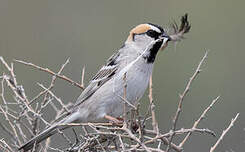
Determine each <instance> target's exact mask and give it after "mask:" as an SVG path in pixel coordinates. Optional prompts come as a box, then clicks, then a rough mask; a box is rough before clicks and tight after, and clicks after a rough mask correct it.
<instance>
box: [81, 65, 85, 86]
mask: <svg viewBox="0 0 245 152" xmlns="http://www.w3.org/2000/svg"><path fill="white" fill-rule="evenodd" d="M84 75H85V66H84V67H83V70H82V77H81V86H82V87H83V88H84Z"/></svg>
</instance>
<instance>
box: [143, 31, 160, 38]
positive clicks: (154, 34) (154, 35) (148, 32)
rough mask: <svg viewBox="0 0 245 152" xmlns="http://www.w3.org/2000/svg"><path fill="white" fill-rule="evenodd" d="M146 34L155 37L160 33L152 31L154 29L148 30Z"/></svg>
mask: <svg viewBox="0 0 245 152" xmlns="http://www.w3.org/2000/svg"><path fill="white" fill-rule="evenodd" d="M146 34H147V35H148V36H150V37H152V38H155V39H157V38H158V37H159V36H160V33H158V32H156V31H154V30H148V31H147V32H146Z"/></svg>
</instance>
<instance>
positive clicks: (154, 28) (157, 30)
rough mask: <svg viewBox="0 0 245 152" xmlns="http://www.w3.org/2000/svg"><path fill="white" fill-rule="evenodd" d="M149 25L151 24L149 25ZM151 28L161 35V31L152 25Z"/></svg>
mask: <svg viewBox="0 0 245 152" xmlns="http://www.w3.org/2000/svg"><path fill="white" fill-rule="evenodd" d="M148 25H149V24H148ZM149 26H150V27H151V29H152V30H154V31H156V32H158V33H161V30H160V29H159V28H157V27H155V26H152V25H149Z"/></svg>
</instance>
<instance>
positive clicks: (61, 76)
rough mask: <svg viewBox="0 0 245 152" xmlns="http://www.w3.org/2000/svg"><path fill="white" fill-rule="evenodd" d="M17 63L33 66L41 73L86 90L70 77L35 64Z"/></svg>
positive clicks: (19, 61)
mask: <svg viewBox="0 0 245 152" xmlns="http://www.w3.org/2000/svg"><path fill="white" fill-rule="evenodd" d="M15 62H18V63H22V64H24V65H28V66H31V67H33V68H36V69H38V70H40V71H44V72H47V73H49V74H51V75H54V76H57V77H58V78H60V79H63V80H65V81H67V82H69V83H70V84H72V85H74V86H76V87H78V88H80V89H84V87H83V86H82V85H81V84H79V83H77V82H75V81H73V80H72V79H70V78H68V77H67V76H65V75H59V74H57V73H55V72H53V71H51V70H50V69H48V68H43V67H40V66H37V65H35V64H33V63H28V62H24V61H21V60H15Z"/></svg>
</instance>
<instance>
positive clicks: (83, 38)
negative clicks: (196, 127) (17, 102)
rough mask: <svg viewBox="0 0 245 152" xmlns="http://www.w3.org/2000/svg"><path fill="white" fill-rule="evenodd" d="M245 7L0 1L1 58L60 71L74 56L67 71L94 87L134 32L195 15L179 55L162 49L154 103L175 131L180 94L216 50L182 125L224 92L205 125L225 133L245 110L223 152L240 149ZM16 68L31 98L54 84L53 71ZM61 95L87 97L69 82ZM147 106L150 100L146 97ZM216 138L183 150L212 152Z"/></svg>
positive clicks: (198, 1)
mask: <svg viewBox="0 0 245 152" xmlns="http://www.w3.org/2000/svg"><path fill="white" fill-rule="evenodd" d="M244 6H245V2H244V1H242V0H234V1H230V0H206V1H202V0H182V1H180V0H179V1H178V0H171V1H170V0H169V1H165V0H152V1H147V0H134V1H132V0H125V1H112V0H110V1H109V0H108V1H106V0H100V1H96V0H90V1H89V0H87V1H83V0H69V1H67V0H39V1H37V0H36V1H34V0H22V1H20V0H0V56H3V57H4V58H5V59H6V60H7V61H8V62H10V61H12V60H13V59H21V60H25V61H29V62H33V63H35V64H38V65H41V66H43V67H49V68H50V69H52V70H55V71H57V70H58V69H59V67H60V65H61V64H62V63H64V61H65V60H66V59H67V58H68V57H70V61H71V62H70V64H69V65H68V66H67V67H66V69H65V71H64V74H66V75H67V76H69V77H71V78H72V79H74V80H76V81H79V80H80V75H81V69H82V67H83V66H86V75H85V76H86V81H85V82H88V81H89V79H90V78H91V76H92V75H93V74H95V73H96V71H97V70H98V68H99V67H100V66H101V65H102V64H103V63H105V60H106V59H107V58H108V57H109V56H110V55H111V54H112V53H113V52H114V51H115V50H117V49H118V48H119V47H120V46H121V45H122V44H123V42H124V40H125V39H126V37H127V34H128V31H129V30H130V29H131V28H132V27H134V26H135V25H137V24H140V23H145V22H152V23H155V24H158V25H162V26H163V27H169V23H171V22H172V21H173V20H176V21H179V18H180V16H181V15H183V14H184V13H188V14H189V16H190V22H191V25H192V28H191V31H190V33H189V34H187V35H186V37H187V39H185V40H183V41H182V42H180V43H178V45H177V47H176V50H175V49H174V45H173V44H171V45H170V46H169V47H168V48H167V49H166V50H165V51H164V52H160V53H159V54H158V57H157V61H156V63H155V70H154V74H153V83H154V99H155V104H156V112H157V118H158V120H159V125H160V129H161V130H162V131H168V130H169V128H170V127H171V120H172V119H171V118H172V117H173V115H174V113H175V111H176V108H177V103H178V99H179V96H178V94H179V93H181V92H182V91H183V89H184V86H185V84H186V82H187V81H188V79H189V77H190V76H191V74H192V73H193V71H194V69H195V67H196V65H197V64H198V63H199V61H200V59H201V57H202V56H203V55H204V52H205V50H210V51H209V54H208V59H207V62H205V64H204V66H203V68H202V69H203V72H202V73H201V75H200V76H199V77H198V78H197V80H196V81H195V82H194V84H193V85H192V87H191V92H190V94H188V96H187V97H186V98H185V101H184V105H183V111H182V114H181V117H180V121H179V123H178V127H184V128H188V127H191V126H192V124H193V122H194V120H195V119H196V118H197V117H198V116H199V115H200V113H201V111H203V110H204V109H205V108H206V107H207V106H208V105H209V104H210V103H211V101H212V99H214V98H215V97H216V96H218V95H220V96H221V98H220V100H219V102H218V103H217V104H216V105H215V106H214V107H213V109H212V110H211V111H210V112H209V113H208V115H207V118H206V119H205V120H204V121H202V123H201V124H200V127H203V128H209V129H212V130H214V131H215V132H216V133H217V135H220V134H221V133H222V130H223V129H224V128H225V127H227V126H228V124H229V123H230V120H231V118H232V117H234V116H235V114H236V113H237V112H240V117H239V119H238V120H237V122H236V124H235V126H234V127H233V128H232V129H231V130H230V132H229V133H228V134H227V135H226V136H225V139H224V140H223V141H222V143H221V144H220V145H219V146H218V148H217V150H216V151H225V152H232V151H235V152H241V151H243V149H244V147H243V145H244V142H245V132H244V127H245V117H244V106H245V103H244V100H245V97H244V95H245V93H244V90H245V86H244V81H245V76H244V75H245V71H244V65H245V61H244V57H245V51H244V35H245V30H244V25H245V17H244V14H245V11H244ZM2 70H3V67H2V66H0V71H1V73H2ZM15 70H16V75H17V80H18V82H19V83H20V84H23V85H24V88H25V91H26V93H27V96H28V97H29V98H32V97H34V96H35V95H36V94H37V93H38V91H40V88H39V87H38V86H37V85H36V82H41V83H44V84H46V85H47V84H48V82H49V81H50V76H48V74H47V73H44V72H40V71H37V70H33V69H31V68H29V67H27V66H24V65H20V64H15ZM54 91H55V93H56V95H57V96H59V97H60V98H61V99H62V100H64V101H67V102H68V101H74V100H75V99H76V97H77V96H78V95H79V94H80V90H79V89H78V88H76V87H74V86H71V85H70V84H68V83H66V82H64V81H62V80H59V81H57V85H56V87H55V90H54ZM9 99H10V100H11V98H9ZM0 102H2V101H0ZM141 102H142V103H147V102H148V100H147V98H146V96H145V97H144V98H143V99H142V100H141ZM48 119H52V117H51V116H50V117H49V118H48ZM3 137H5V136H4V134H3V133H2V132H0V138H3ZM216 140H217V138H213V137H211V136H208V135H202V134H201V135H200V134H195V135H193V136H192V137H191V138H190V140H189V141H188V142H187V143H186V145H185V146H184V149H185V151H187V152H189V151H190V152H206V151H208V150H209V148H210V147H211V145H212V144H213V143H215V141H216Z"/></svg>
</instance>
